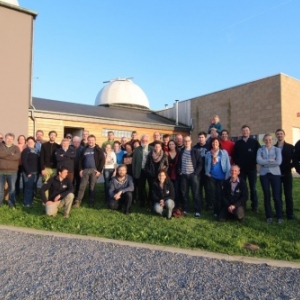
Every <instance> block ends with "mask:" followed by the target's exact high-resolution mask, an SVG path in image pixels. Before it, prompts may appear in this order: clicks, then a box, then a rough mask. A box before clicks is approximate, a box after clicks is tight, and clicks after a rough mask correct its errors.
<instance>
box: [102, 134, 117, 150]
mask: <svg viewBox="0 0 300 300" xmlns="http://www.w3.org/2000/svg"><path fill="white" fill-rule="evenodd" d="M114 138H115V135H114V133H113V132H112V131H109V132H108V133H107V141H106V142H104V143H102V150H103V151H104V150H105V147H106V145H107V144H110V145H111V149H113V148H114V141H115V140H114Z"/></svg>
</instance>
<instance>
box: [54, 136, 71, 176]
mask: <svg viewBox="0 0 300 300" xmlns="http://www.w3.org/2000/svg"><path fill="white" fill-rule="evenodd" d="M75 156H76V151H75V148H74V147H73V146H72V145H70V141H69V139H63V140H62V141H61V148H59V149H57V150H56V152H55V157H56V161H57V169H60V168H61V167H66V168H67V169H68V178H69V179H70V181H71V182H73V180H74V159H75Z"/></svg>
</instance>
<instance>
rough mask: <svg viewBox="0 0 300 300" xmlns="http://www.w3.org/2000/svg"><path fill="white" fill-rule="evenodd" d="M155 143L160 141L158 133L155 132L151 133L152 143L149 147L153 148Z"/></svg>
mask: <svg viewBox="0 0 300 300" xmlns="http://www.w3.org/2000/svg"><path fill="white" fill-rule="evenodd" d="M155 141H159V142H160V141H161V140H160V133H159V132H158V131H155V132H154V133H153V142H152V143H150V144H149V146H151V147H153V145H154V142H155Z"/></svg>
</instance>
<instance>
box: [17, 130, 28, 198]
mask: <svg viewBox="0 0 300 300" xmlns="http://www.w3.org/2000/svg"><path fill="white" fill-rule="evenodd" d="M17 146H18V148H19V150H20V152H21V153H22V151H23V150H24V149H25V148H26V137H25V135H19V137H18V144H17ZM22 172H23V166H22V161H21V159H20V161H19V167H18V173H17V180H16V188H15V190H16V195H17V196H18V195H19V194H20V182H21V178H22ZM23 185H24V182H23ZM23 190H24V186H23Z"/></svg>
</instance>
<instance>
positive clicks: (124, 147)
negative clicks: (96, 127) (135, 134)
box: [121, 136, 127, 151]
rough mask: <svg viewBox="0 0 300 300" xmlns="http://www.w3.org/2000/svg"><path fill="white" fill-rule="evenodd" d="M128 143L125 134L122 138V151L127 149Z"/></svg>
mask: <svg viewBox="0 0 300 300" xmlns="http://www.w3.org/2000/svg"><path fill="white" fill-rule="evenodd" d="M126 143H127V138H126V137H125V136H123V137H122V138H121V150H122V151H126V146H125V145H126Z"/></svg>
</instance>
